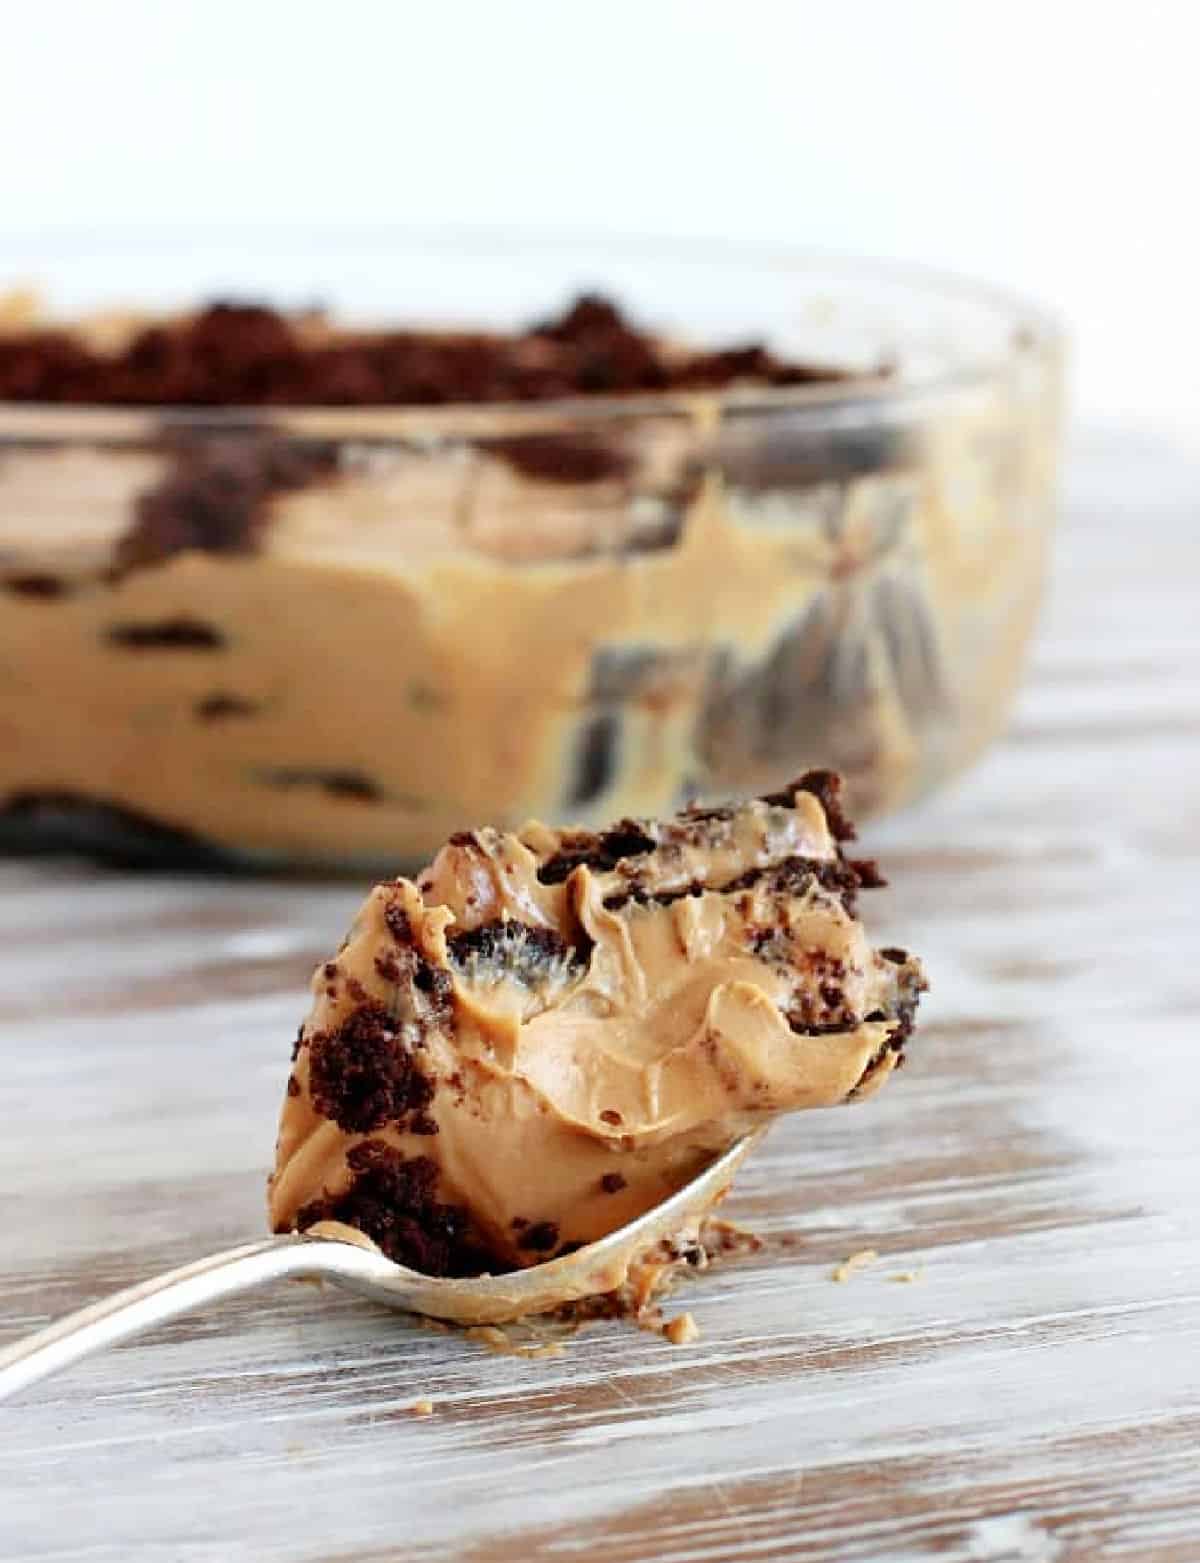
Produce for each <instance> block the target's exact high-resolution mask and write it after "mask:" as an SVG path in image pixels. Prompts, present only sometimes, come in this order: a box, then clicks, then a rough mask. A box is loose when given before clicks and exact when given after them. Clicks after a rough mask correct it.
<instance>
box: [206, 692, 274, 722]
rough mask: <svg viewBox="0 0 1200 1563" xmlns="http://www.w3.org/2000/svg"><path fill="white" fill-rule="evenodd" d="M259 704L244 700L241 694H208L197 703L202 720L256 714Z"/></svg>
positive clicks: (218, 719) (218, 720) (219, 720)
mask: <svg viewBox="0 0 1200 1563" xmlns="http://www.w3.org/2000/svg"><path fill="white" fill-rule="evenodd" d="M258 710H259V706H258V705H257V704H256V703H255V702H254V701H253V700H243V699H242V697H241V696H240V695H225V694H215V695H206V696H205V697H204V699H203V700H198V701H197V702H196V705H195V712H196V715H197V716H198V717H199V719H200V720H201V721H202V722H223V721H226V720H227V719H228V718H229V717H234V716H254V715H256V714H257V712H258Z"/></svg>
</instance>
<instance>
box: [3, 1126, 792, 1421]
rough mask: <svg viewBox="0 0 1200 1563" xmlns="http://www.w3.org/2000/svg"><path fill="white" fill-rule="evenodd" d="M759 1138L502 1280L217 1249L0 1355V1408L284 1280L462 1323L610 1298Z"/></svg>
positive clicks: (275, 1245)
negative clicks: (89, 1359) (617, 1223)
mask: <svg viewBox="0 0 1200 1563" xmlns="http://www.w3.org/2000/svg"><path fill="white" fill-rule="evenodd" d="M764 1133H765V1130H764V1129H756V1130H754V1131H753V1132H752V1133H750V1134H744V1135H742V1137H741V1138H740V1139H738V1140H735V1141H734V1143H733V1144H732V1145H731V1146H730V1147H729V1149H728V1150H727V1151H725V1152H723V1153H722V1154H721V1155H720V1156H718V1157H717V1158H716V1160H715V1161H713V1162H710V1163H709V1165H708V1166H707V1167H706V1168H705V1169H704V1171H703V1172H701V1173H699V1174H698V1175H697V1176H696V1177H695V1178H693V1179H692V1180H691V1182H690V1183H686V1184H684V1186H683V1188H681V1189H679V1190H678V1191H677V1192H676V1193H674V1194H672V1195H671V1197H670V1199H667V1200H664V1201H663V1203H662V1204H661V1205H655V1206H654V1207H653V1208H652V1209H650V1210H647V1211H646V1212H645V1213H644V1214H643V1215H640V1216H638V1218H637V1219H636V1220H635V1221H630V1222H629V1223H627V1225H625V1226H623V1227H618V1228H617V1230H616V1231H615V1232H610V1233H608V1235H607V1236H606V1237H602V1238H599V1239H597V1241H596V1242H594V1243H589V1244H587V1246H586V1247H584V1248H579V1249H576V1251H575V1252H574V1253H572V1254H564V1255H563V1256H562V1258H561V1259H550V1260H547V1261H546V1262H545V1263H544V1264H537V1265H530V1266H529V1268H528V1269H525V1270H514V1271H512V1272H511V1273H510V1274H508V1275H479V1276H470V1277H467V1278H465V1279H460V1278H458V1277H442V1276H432V1275H421V1274H420V1273H419V1272H418V1271H416V1270H409V1269H406V1268H405V1266H404V1265H398V1264H394V1263H393V1262H392V1260H390V1259H388V1258H386V1257H385V1256H384V1255H383V1254H381V1253H380V1252H379V1250H378V1249H377V1248H376V1247H375V1246H374V1245H373V1244H369V1243H368V1242H367V1241H366V1240H365V1239H364V1240H362V1241H361V1242H347V1241H345V1240H343V1239H342V1238H340V1237H338V1236H333V1235H328V1236H327V1235H322V1234H320V1233H319V1232H312V1233H308V1232H305V1233H299V1232H290V1233H287V1234H285V1235H283V1236H278V1237H266V1238H262V1239H261V1240H260V1241H259V1242H256V1243H243V1244H241V1245H240V1247H237V1248H227V1249H225V1250H224V1251H223V1252H222V1253H219V1254H210V1255H209V1256H208V1258H207V1259H197V1260H195V1261H193V1263H191V1264H186V1265H180V1266H179V1267H178V1268H177V1269H175V1270H167V1271H166V1272H165V1273H164V1274H162V1275H158V1276H155V1277H154V1278H153V1279H152V1280H149V1281H142V1282H141V1283H140V1284H139V1285H137V1286H128V1287H126V1288H125V1289H124V1291H120V1292H115V1293H114V1294H113V1295H112V1296H111V1297H106V1298H104V1299H103V1300H102V1301H101V1302H96V1303H92V1304H90V1305H89V1306H88V1307H86V1308H80V1309H78V1310H77V1311H76V1312H75V1313H69V1314H67V1315H66V1317H65V1318H62V1319H59V1320H57V1322H56V1323H54V1324H49V1325H47V1326H46V1328H45V1329H42V1330H36V1331H34V1333H33V1334H32V1335H26V1336H25V1337H24V1338H23V1339H22V1340H19V1341H16V1342H14V1344H13V1345H11V1346H8V1347H5V1348H3V1349H2V1350H0V1400H4V1399H6V1398H7V1397H8V1396H9V1395H13V1394H15V1393H16V1392H17V1391H18V1390H20V1389H23V1388H24V1387H25V1386H26V1385H27V1384H33V1383H36V1382H37V1380H38V1379H43V1378H47V1377H49V1375H50V1374H51V1373H57V1372H58V1371H59V1369H60V1368H65V1367H69V1366H70V1364H71V1363H72V1362H78V1361H79V1359H80V1358H81V1357H86V1356H89V1355H90V1354H91V1353H92V1352H94V1351H99V1350H100V1349H101V1348H102V1347H104V1346H112V1345H114V1344H115V1343H116V1342H117V1341H121V1340H125V1339H126V1338H127V1337H128V1336H130V1335H137V1334H139V1333H140V1332H141V1331H142V1330H148V1329H151V1328H152V1327H153V1326H154V1325H156V1324H161V1323H163V1321H164V1320H166V1319H173V1318H175V1317H177V1315H179V1314H181V1313H188V1312H190V1311H191V1310H192V1309H193V1308H199V1307H201V1306H202V1305H203V1304H204V1303H211V1302H216V1301H218V1300H219V1299H220V1298H222V1297H232V1296H233V1295H234V1293H236V1292H246V1291H249V1290H251V1288H253V1287H256V1286H264V1285H265V1284H266V1283H267V1282H268V1281H280V1280H283V1279H285V1278H289V1277H290V1278H293V1279H295V1278H302V1279H304V1280H322V1281H332V1282H333V1283H334V1284H335V1285H337V1286H342V1287H345V1288H346V1290H347V1291H351V1292H359V1293H361V1294H362V1295H363V1296H364V1297H370V1298H371V1299H373V1301H375V1302H380V1303H383V1304H384V1305H385V1306H386V1307H388V1308H397V1309H400V1310H402V1311H404V1312H406V1313H423V1314H427V1315H429V1316H431V1317H432V1318H435V1319H451V1320H453V1321H454V1323H456V1324H467V1325H470V1324H502V1323H504V1322H506V1321H509V1320H512V1319H517V1318H520V1317H521V1316H522V1315H523V1314H531V1313H544V1312H546V1311H547V1309H550V1308H556V1307H558V1306H559V1305H560V1304H562V1303H568V1302H575V1301H578V1299H579V1298H581V1297H592V1296H595V1295H596V1294H597V1293H599V1292H608V1291H612V1290H613V1289H614V1288H615V1287H617V1286H620V1284H621V1282H622V1281H623V1280H624V1279H625V1275H626V1272H627V1270H628V1268H629V1264H630V1262H631V1261H632V1259H633V1258H634V1257H635V1256H636V1255H637V1254H638V1253H640V1252H643V1251H644V1250H646V1249H648V1248H651V1247H653V1245H654V1244H655V1243H657V1242H660V1241H662V1240H663V1239H664V1238H668V1237H671V1236H672V1235H674V1234H675V1233H677V1232H678V1231H679V1230H680V1229H681V1228H682V1227H685V1226H686V1225H687V1222H688V1220H689V1218H693V1219H694V1218H696V1217H698V1216H700V1215H701V1214H702V1213H703V1212H704V1211H705V1210H706V1209H708V1208H710V1207H711V1206H712V1205H714V1204H715V1203H716V1202H717V1201H718V1200H719V1199H720V1198H721V1197H722V1196H723V1195H724V1193H725V1192H726V1190H727V1189H728V1188H729V1185H730V1183H731V1182H732V1181H733V1176H734V1174H735V1173H736V1171H737V1169H738V1168H739V1166H741V1164H742V1161H743V1160H744V1159H745V1157H746V1155H747V1154H748V1152H749V1151H750V1150H752V1149H753V1147H754V1146H755V1145H756V1144H757V1142H758V1141H759V1139H761V1137H762V1135H763V1134H764ZM328 1225H329V1226H330V1227H331V1228H333V1224H332V1223H330V1224H328ZM334 1229H335V1230H338V1231H347V1232H348V1231H349V1230H350V1229H349V1228H344V1227H343V1228H334Z"/></svg>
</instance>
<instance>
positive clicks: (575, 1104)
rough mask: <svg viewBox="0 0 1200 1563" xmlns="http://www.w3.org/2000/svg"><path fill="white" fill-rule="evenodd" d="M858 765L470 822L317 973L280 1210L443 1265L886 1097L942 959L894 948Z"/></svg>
mask: <svg viewBox="0 0 1200 1563" xmlns="http://www.w3.org/2000/svg"><path fill="white" fill-rule="evenodd" d="M838 788H839V783H838V779H837V778H836V777H835V776H833V775H832V774H831V773H829V772H811V773H808V774H806V775H805V776H803V777H801V778H800V780H799V781H797V782H796V783H794V784H793V786H791V787H789V788H787V789H786V790H785V791H783V792H781V793H778V794H775V795H773V796H770V797H766V798H761V799H757V800H754V801H751V802H747V803H744V804H742V805H740V806H738V807H726V808H691V809H688V810H685V811H684V812H683V813H681V814H679V815H677V816H676V817H675V818H673V819H667V820H665V821H663V822H656V821H651V820H624V821H622V822H621V823H620V824H618V825H615V826H613V827H611V828H610V829H608V830H605V831H601V832H599V833H593V832H588V831H583V830H551V829H548V828H547V827H545V826H543V825H539V824H530V825H527V826H525V827H524V829H522V830H521V831H520V832H518V833H516V834H504V833H500V832H497V831H495V830H490V829H488V830H477V831H471V832H468V833H465V834H460V835H458V836H455V837H454V838H453V839H452V840H451V841H450V842H449V843H448V844H447V845H446V846H444V847H443V848H442V850H441V851H440V852H439V853H438V854H437V856H436V857H435V859H434V861H433V863H432V864H431V865H430V867H429V868H428V869H426V870H425V872H424V873H422V874H421V875H420V877H419V878H418V879H417V880H416V881H412V880H408V879H395V880H391V881H389V882H387V883H385V884H380V885H377V886H376V887H375V889H374V890H373V891H372V892H371V894H370V895H369V896H368V897H367V900H366V902H365V904H364V905H363V907H362V909H361V911H360V912H359V914H358V917H357V918H356V919H355V922H354V925H353V927H352V928H351V930H350V933H349V935H348V937H347V939H346V941H345V942H344V944H343V945H342V947H341V949H340V950H339V951H338V954H337V956H336V957H335V958H334V959H333V960H331V961H329V962H327V963H326V964H325V965H323V966H321V967H319V968H318V970H317V972H316V974H315V976H314V978H313V995H314V1001H313V1007H312V1010H311V1013H310V1014H309V1017H308V1019H307V1021H306V1022H305V1024H304V1025H303V1027H302V1028H301V1031H300V1035H299V1038H298V1040H297V1043H296V1049H295V1054H294V1061H293V1067H292V1072H291V1074H290V1076H289V1079H288V1088H287V1096H286V1099H285V1101H284V1106H283V1113H282V1117H281V1121H280V1128H279V1141H278V1152H277V1159H276V1166H275V1171H274V1174H273V1176H272V1178H271V1182H270V1217H271V1222H272V1225H273V1227H274V1228H275V1230H277V1231H288V1230H291V1229H300V1230H305V1229H308V1228H310V1227H313V1226H315V1225H317V1224H318V1223H322V1222H337V1223H339V1224H340V1225H341V1226H342V1227H344V1228H345V1227H349V1228H356V1229H358V1230H359V1231H361V1232H362V1233H364V1234H365V1235H366V1236H367V1237H369V1238H370V1239H371V1240H372V1241H373V1242H374V1243H376V1244H377V1245H378V1246H379V1247H380V1248H381V1249H382V1250H383V1251H384V1252H385V1253H386V1254H388V1255H389V1256H391V1257H392V1258H393V1259H396V1260H398V1261H400V1262H402V1263H404V1264H407V1265H409V1266H411V1267H413V1268H415V1269H418V1270H422V1271H424V1272H426V1273H428V1274H434V1275H446V1274H450V1275H454V1274H459V1275H463V1274H477V1273H480V1272H483V1271H492V1272H498V1271H503V1270H510V1269H514V1268H516V1267H520V1266H526V1265H530V1264H536V1263H538V1262H539V1261H542V1260H545V1259H548V1258H551V1257H554V1256H556V1255H560V1254H562V1253H564V1252H569V1251H570V1250H571V1249H572V1248H575V1247H578V1246H580V1245H582V1244H585V1243H588V1242H591V1241H593V1240H595V1239H597V1238H599V1237H602V1236H603V1235H605V1234H606V1233H608V1232H611V1231H613V1230H614V1229H616V1228H617V1227H619V1226H622V1225H624V1224H625V1223H626V1222H628V1221H630V1220H632V1219H633V1218H634V1217H636V1216H638V1215H639V1214H641V1213H642V1212H644V1211H646V1210H648V1209H650V1208H651V1207H652V1206H655V1205H657V1204H659V1203H660V1202H661V1201H663V1200H664V1199H666V1198H667V1197H669V1196H670V1195H671V1194H672V1193H674V1192H675V1191H676V1190H677V1189H679V1188H680V1187H681V1186H682V1185H683V1184H684V1183H686V1182H687V1181H688V1180H689V1179H690V1178H692V1177H693V1176H694V1175H695V1174H696V1173H697V1172H699V1171H700V1170H701V1169H702V1168H703V1167H704V1166H705V1165H706V1164H707V1163H708V1162H709V1161H710V1160H711V1159H712V1157H713V1156H714V1155H715V1154H717V1153H719V1152H721V1151H722V1150H724V1149H725V1148H727V1147H728V1146H729V1145H731V1144H732V1143H733V1141H734V1140H735V1139H737V1138H738V1137H739V1136H740V1135H742V1134H743V1133H745V1132H747V1131H749V1130H751V1129H753V1128H755V1127H758V1126H761V1125H763V1124H765V1123H766V1122H767V1121H768V1120H769V1119H771V1118H772V1117H774V1116H775V1115H777V1114H779V1113H784V1112H794V1111H796V1110H798V1109H801V1108H809V1107H831V1106H834V1105H836V1104H838V1103H841V1102H847V1101H850V1100H853V1099H857V1098H861V1097H865V1096H868V1095H870V1094H871V1093H872V1092H874V1091H876V1090H877V1089H878V1088H879V1087H880V1086H881V1085H882V1084H883V1082H884V1081H885V1080H886V1079H887V1077H888V1075H889V1074H890V1073H891V1071H892V1070H893V1069H894V1068H895V1067H896V1065H897V1064H898V1063H899V1061H900V1058H901V1049H902V1047H903V1045H904V1042H905V1040H906V1038H907V1037H908V1034H909V1031H910V1029H911V1026H912V1020H913V1015H914V1011H915V1009H916V1005H917V1000H918V995H919V994H920V993H921V991H922V990H923V989H924V987H925V981H924V978H923V975H922V972H921V967H920V964H919V962H918V961H916V960H915V959H913V958H912V957H910V956H909V955H908V954H906V953H905V951H903V950H899V949H883V950H874V949H872V947H871V945H870V943H869V941H868V938H867V935H866V933H865V931H864V930H863V928H862V925H861V924H860V923H859V922H858V921H857V919H856V915H855V910H856V908H855V898H856V895H857V892H858V891H859V890H860V889H861V888H864V887H868V888H869V887H871V886H873V885H875V884H878V883H881V880H880V879H879V876H878V873H877V871H876V868H875V865H874V864H873V863H871V862H867V861H863V860H856V859H853V858H850V857H848V856H847V855H846V853H845V851H844V848H843V843H844V842H845V841H847V840H848V839H849V838H850V837H851V836H852V835H853V831H852V828H851V827H850V825H849V823H848V822H847V820H846V819H845V817H844V815H843V813H842V811H841V808H840V805H839V799H838Z"/></svg>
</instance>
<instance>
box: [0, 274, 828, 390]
mask: <svg viewBox="0 0 1200 1563" xmlns="http://www.w3.org/2000/svg"><path fill="white" fill-rule="evenodd" d="M300 324H301V323H300V321H298V320H296V319H292V318H290V317H288V316H286V315H283V314H280V313H279V312H277V311H275V310H273V309H270V308H267V307H266V306H264V305H262V304H257V303H241V302H235V301H218V302H215V303H212V304H209V305H208V306H207V307H206V308H204V309H201V310H199V311H198V312H197V313H196V314H194V315H191V316H185V317H182V318H180V319H175V320H168V321H163V322H156V323H154V324H151V325H148V326H146V327H145V328H143V329H142V330H141V331H139V332H137V333H136V334H135V335H134V336H133V337H132V339H131V340H130V341H129V342H128V344H127V345H126V346H124V347H123V348H122V349H121V350H120V351H118V352H116V353H111V352H110V353H104V352H100V351H97V350H95V349H93V348H91V347H90V346H88V344H87V343H85V342H84V341H82V340H81V339H79V338H77V337H75V336H72V335H71V334H70V333H69V332H66V331H63V330H47V329H35V330H32V331H22V332H10V333H8V334H6V335H5V336H2V337H0V400H7V401H23V402H31V401H32V402H72V403H83V402H91V403H101V404H104V405H107V406H133V407H159V406H170V405H176V406H191V407H207V406H215V405H219V404H228V405H231V406H236V407H255V406H297V405H305V404H307V405H318V406H348V407H350V406H360V407H368V406H385V405H389V404H395V405H405V404H408V405H413V406H429V405H434V404H446V403H461V402H506V401H546V400H550V399H554V398H556V397H565V396H578V395H587V394H590V393H597V392H601V393H603V392H608V393H622V392H629V391H662V390H671V389H676V390H699V389H718V388H720V387H722V386H728V385H735V384H745V383H749V384H757V385H805V384H809V383H812V382H814V381H818V382H819V381H841V380H845V379H847V378H849V376H847V375H846V374H845V373H844V372H842V371H838V370H835V369H829V368H825V367H821V366H817V365H812V364H804V363H795V362H788V361H785V360H782V359H778V358H776V357H775V356H774V355H773V354H772V353H771V352H769V351H768V349H767V348H765V347H763V346H762V345H761V344H758V343H749V344H741V345H738V346H734V347H728V348H724V349H721V350H718V351H711V350H706V351H699V352H682V351H678V350H675V351H671V350H668V348H667V347H666V346H665V345H664V344H663V343H662V342H660V341H659V340H658V339H657V338H655V337H653V336H651V335H648V334H647V333H645V332H643V331H641V330H639V329H638V328H637V327H635V326H633V325H632V324H630V322H629V321H627V320H626V319H625V317H624V316H623V315H622V314H621V312H620V310H619V309H618V308H617V307H616V305H615V304H613V303H612V302H611V301H610V300H608V299H605V298H602V297H600V296H599V295H597V294H584V295H583V296H582V297H580V298H578V299H576V301H575V302H574V303H573V304H572V305H571V306H570V307H569V308H568V309H567V310H566V311H565V312H564V314H562V315H561V316H560V317H558V318H557V319H552V320H548V321H543V322H541V323H540V324H538V325H536V326H534V327H533V328H532V329H531V330H529V331H526V332H524V333H514V334H513V335H510V336H503V335H498V334H489V333H487V332H461V331H460V332H450V331H444V332H442V331H432V330H430V331H374V332H351V331H337V332H333V331H331V332H329V333H323V334H321V335H320V336H319V337H318V336H316V335H314V334H313V333H311V332H305V331H303V330H301V329H300Z"/></svg>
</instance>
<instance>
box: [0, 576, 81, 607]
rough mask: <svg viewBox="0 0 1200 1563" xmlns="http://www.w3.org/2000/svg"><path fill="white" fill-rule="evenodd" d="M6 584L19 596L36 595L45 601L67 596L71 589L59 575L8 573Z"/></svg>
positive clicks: (35, 596)
mask: <svg viewBox="0 0 1200 1563" xmlns="http://www.w3.org/2000/svg"><path fill="white" fill-rule="evenodd" d="M4 585H5V586H6V587H7V588H8V590H9V591H10V592H15V593H16V594H17V596H18V597H34V598H37V599H39V600H41V601H45V602H49V601H51V600H52V599H54V598H58V597H65V596H66V595H67V592H68V589H69V588H68V586H67V583H66V582H65V581H64V580H61V579H60V578H59V577H58V576H57V575H6V576H5V577H4Z"/></svg>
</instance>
